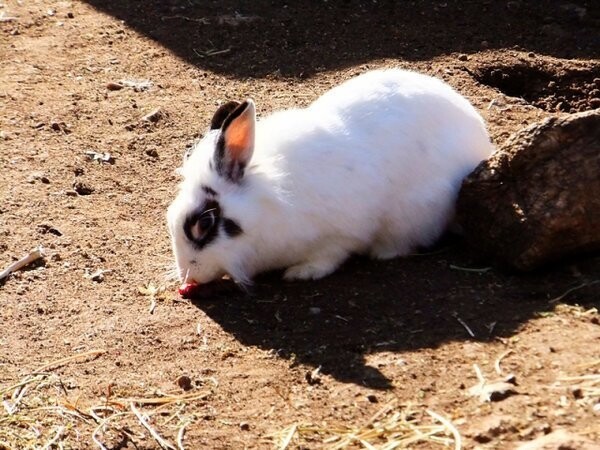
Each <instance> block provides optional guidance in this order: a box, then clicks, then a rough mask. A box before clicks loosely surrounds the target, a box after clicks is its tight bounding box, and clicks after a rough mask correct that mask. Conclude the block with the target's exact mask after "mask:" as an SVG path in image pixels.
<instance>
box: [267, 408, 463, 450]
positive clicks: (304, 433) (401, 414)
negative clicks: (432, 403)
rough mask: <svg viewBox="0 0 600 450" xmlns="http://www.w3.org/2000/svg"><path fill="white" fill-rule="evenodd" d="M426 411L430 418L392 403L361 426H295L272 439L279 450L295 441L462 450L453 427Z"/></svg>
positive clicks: (332, 448) (334, 446)
mask: <svg viewBox="0 0 600 450" xmlns="http://www.w3.org/2000/svg"><path fill="white" fill-rule="evenodd" d="M423 412H424V413H425V412H426V413H427V414H428V415H429V418H428V417H427V415H426V414H420V415H417V414H416V413H415V412H414V411H413V410H411V409H409V408H402V409H398V408H397V406H396V402H391V403H390V404H388V405H386V406H384V407H383V408H382V409H381V410H379V411H378V412H377V413H376V414H375V415H374V416H373V417H371V418H370V419H369V420H368V421H367V422H366V423H365V424H364V425H362V426H361V427H351V426H348V425H342V426H338V427H331V426H313V425H299V424H293V425H291V426H290V427H288V428H286V429H284V430H282V431H281V432H279V433H276V434H274V435H272V437H273V438H275V439H277V440H278V441H279V443H278V444H277V448H278V449H280V450H285V449H287V448H288V447H289V446H290V444H291V443H292V441H294V442H295V443H296V444H298V445H299V446H302V445H309V446H315V443H317V444H316V446H317V447H319V448H326V449H329V450H341V449H345V448H349V447H352V448H354V447H360V448H365V449H368V450H393V449H397V448H411V447H412V446H413V445H421V444H423V443H428V444H432V445H440V446H449V445H454V448H455V450H459V449H460V448H461V446H462V443H461V437H460V434H459V432H458V430H457V429H456V428H455V427H454V425H452V423H451V422H450V421H449V420H448V419H445V418H444V417H443V416H441V415H439V414H438V413H435V412H433V411H423ZM432 419H433V420H434V422H432V421H431V420H432ZM436 422H437V423H436Z"/></svg>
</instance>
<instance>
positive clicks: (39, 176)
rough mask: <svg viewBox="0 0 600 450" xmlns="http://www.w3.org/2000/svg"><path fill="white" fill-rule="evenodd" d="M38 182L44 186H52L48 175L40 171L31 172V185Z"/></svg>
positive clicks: (29, 181)
mask: <svg viewBox="0 0 600 450" xmlns="http://www.w3.org/2000/svg"><path fill="white" fill-rule="evenodd" d="M36 181H39V182H41V183H43V184H50V179H49V178H48V177H47V176H46V175H44V172H40V171H34V172H31V173H30V174H29V176H28V177H27V182H28V183H30V184H33V183H35V182H36Z"/></svg>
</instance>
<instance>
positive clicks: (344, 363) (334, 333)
mask: <svg viewBox="0 0 600 450" xmlns="http://www.w3.org/2000/svg"><path fill="white" fill-rule="evenodd" d="M477 264H478V262H477V261H474V260H473V258H472V257H471V255H470V254H469V252H468V250H467V249H465V248H463V247H462V246H461V245H460V244H453V245H452V247H450V248H448V249H446V251H443V250H442V251H441V252H433V254H429V255H422V256H414V257H408V258H399V259H396V260H392V261H370V260H367V259H364V258H353V259H352V260H351V261H350V262H348V263H347V264H346V265H345V266H344V267H343V268H342V269H341V270H340V271H338V272H337V273H335V274H333V275H332V276H330V277H327V278H325V279H323V280H319V281H313V282H310V281H304V282H294V283H286V282H283V281H281V279H280V276H279V274H269V275H266V276H263V277H260V278H259V279H258V280H257V282H256V284H255V286H254V287H253V289H252V292H251V294H250V295H248V294H247V293H243V292H241V291H240V290H239V289H236V288H235V287H234V286H223V287H221V288H218V289H216V290H215V291H214V292H213V294H212V295H210V296H209V298H208V299H204V300H197V301H195V302H194V304H195V305H196V306H197V307H198V308H200V309H202V310H203V311H204V312H205V313H206V314H207V315H208V316H210V317H211V318H212V319H213V320H215V321H216V322H217V323H218V324H219V325H220V326H221V327H222V328H223V329H224V330H225V331H227V332H229V333H231V334H232V335H233V336H235V337H236V338H237V339H238V340H239V341H240V342H241V343H242V344H244V345H247V346H257V347H259V348H262V349H266V350H271V351H273V352H275V353H276V354H277V355H278V356H280V357H283V358H288V359H290V360H293V361H295V362H298V363H302V364H306V365H309V366H311V367H313V368H316V367H321V371H322V373H325V374H329V375H331V376H333V377H334V378H336V379H337V380H340V381H343V382H350V383H356V384H359V385H363V386H367V387H370V388H375V389H388V388H390V387H391V386H392V380H389V379H388V378H386V377H385V376H384V375H383V373H381V371H380V370H379V369H378V368H376V367H371V366H369V365H367V364H366V356H367V355H369V354H371V353H376V352H381V351H392V352H403V351H411V350H417V349H420V348H435V347H437V346H439V345H441V344H443V343H444V342H448V341H453V340H479V341H487V340H493V339H496V338H497V337H507V336H511V335H513V334H514V333H515V332H516V331H517V330H518V329H519V327H520V326H521V325H522V324H523V323H524V322H525V321H527V320H528V319H530V318H532V317H533V316H534V315H535V314H536V313H539V312H541V311H546V310H551V309H553V308H554V305H553V304H551V303H549V302H548V299H549V298H551V297H552V296H555V295H559V294H561V293H563V292H564V291H565V290H566V289H568V288H570V287H572V286H574V285H576V284H580V283H581V281H582V279H581V276H583V277H585V276H586V275H585V274H586V273H589V274H593V273H595V272H597V271H598V269H599V268H600V258H598V257H596V258H593V257H592V258H590V259H586V260H582V261H580V262H578V267H577V269H578V271H579V272H581V274H582V275H580V277H579V278H575V277H574V276H573V274H572V270H571V268H570V267H569V265H562V266H556V267H553V268H551V269H548V270H546V271H545V272H540V273H537V274H529V275H527V276H524V275H516V274H513V275H510V274H503V273H500V272H498V271H496V270H490V271H485V272H472V271H466V270H462V269H461V268H463V267H470V268H473V267H474V266H475V265H477ZM479 267H481V265H479ZM593 291H594V288H592V287H590V288H589V289H582V290H580V291H578V292H577V294H576V295H574V296H573V299H576V300H577V301H578V302H580V303H586V302H587V303H593V302H594V301H597V299H596V298H595V297H594V292H593ZM595 292H596V294H597V292H598V289H597V288H596V290H595ZM565 300H567V301H568V300H569V299H568V298H567V299H565ZM459 319H460V320H459ZM465 324H468V328H469V330H467V329H466V327H465ZM470 332H472V333H473V335H474V336H471V335H470Z"/></svg>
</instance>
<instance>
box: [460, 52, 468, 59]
mask: <svg viewBox="0 0 600 450" xmlns="http://www.w3.org/2000/svg"><path fill="white" fill-rule="evenodd" d="M468 59H469V57H468V56H467V55H465V54H464V53H462V54H460V55H458V60H459V61H467V60H468Z"/></svg>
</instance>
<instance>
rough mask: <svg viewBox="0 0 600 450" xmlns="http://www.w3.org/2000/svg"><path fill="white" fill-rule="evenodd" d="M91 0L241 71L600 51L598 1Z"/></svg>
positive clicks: (178, 46) (199, 60)
mask: <svg viewBox="0 0 600 450" xmlns="http://www.w3.org/2000/svg"><path fill="white" fill-rule="evenodd" d="M86 1H87V3H89V4H91V5H92V6H94V7H95V8H97V9H98V10H100V11H102V12H105V13H107V14H110V15H112V16H114V17H115V18H118V19H121V20H123V21H124V22H125V23H126V24H127V26H129V27H131V28H133V29H135V30H136V31H138V32H140V33H141V34H143V35H146V36H148V37H150V38H151V39H154V40H155V41H157V42H159V43H160V44H161V45H163V46H165V47H166V48H168V49H170V50H171V51H173V52H174V53H175V54H176V55H178V56H179V57H180V58H182V59H184V60H186V61H188V62H189V63H191V64H193V65H195V66H197V67H199V68H202V69H208V70H211V71H214V72H218V73H222V74H226V75H230V76H235V77H265V76H268V75H272V74H281V75H282V76H293V77H303V76H310V75H312V74H314V73H316V72H318V71H323V70H333V69H341V68H345V67H349V66H353V65H356V64H361V63H368V62H369V61H372V60H374V59H378V58H394V59H401V60H408V61H415V60H429V59H431V58H433V57H435V56H438V55H444V54H448V53H452V52H462V53H472V52H478V51H482V50H486V49H498V48H515V47H517V48H520V49H524V50H527V51H533V52H536V53H540V54H545V55H551V56H556V57H561V58H597V57H598V56H599V54H600V3H598V2H593V1H579V2H577V4H575V3H573V2H567V1H565V2H562V1H553V0H540V1H536V0H531V1H526V0H516V1H509V2H499V1H494V0H487V1H485V0H482V1H425V0H420V1H395V0H380V1H364V0H361V1H358V0H344V1H329V2H325V1H323V2H300V1H289V2H276V1H265V0H256V1H252V2H241V1H239V0H238V1H234V0H224V1H205V0H166V1H164V0H121V1H118V2H117V1H110V0H86ZM473 18H480V20H473ZM532 30H537V32H535V33H532Z"/></svg>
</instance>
